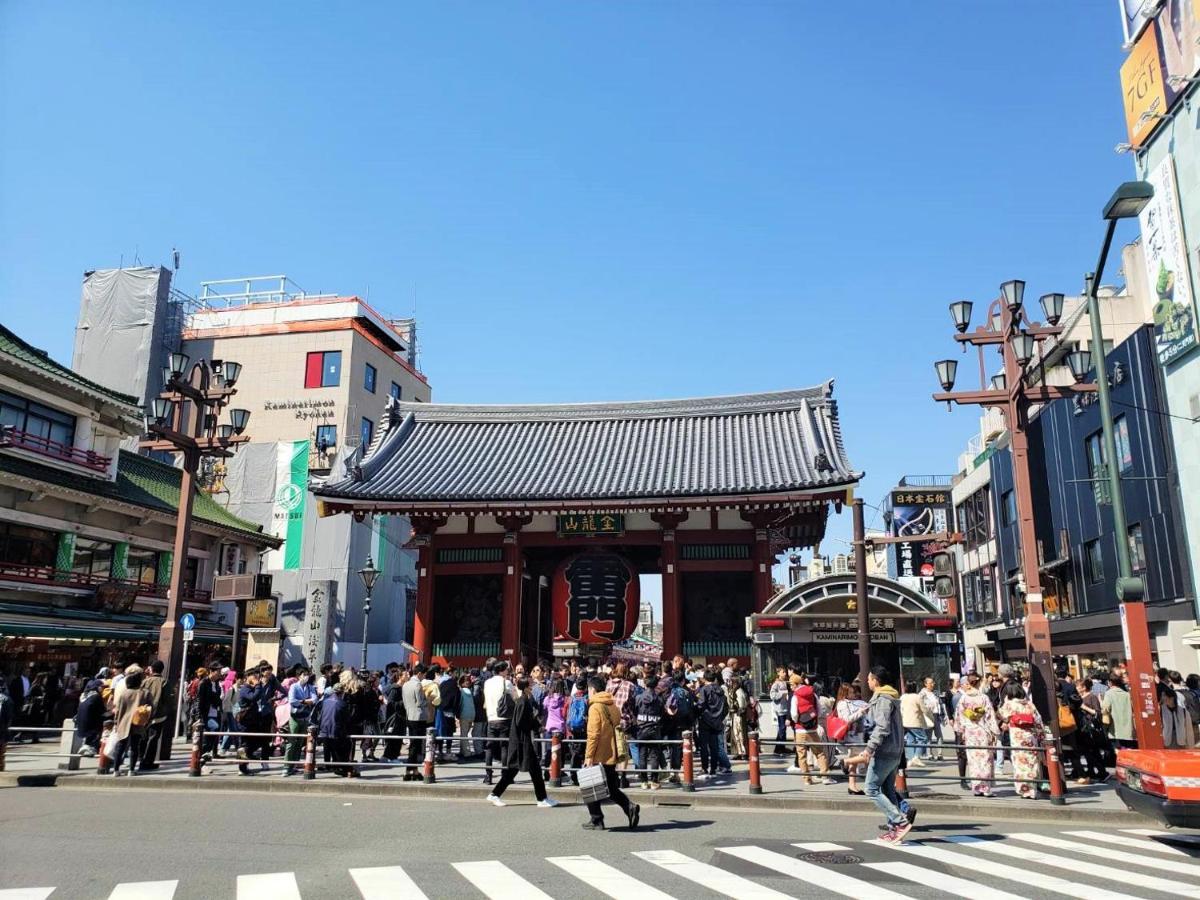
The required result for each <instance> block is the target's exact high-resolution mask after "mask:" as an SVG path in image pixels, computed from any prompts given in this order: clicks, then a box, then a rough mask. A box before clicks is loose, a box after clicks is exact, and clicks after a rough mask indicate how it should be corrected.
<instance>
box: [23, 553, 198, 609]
mask: <svg viewBox="0 0 1200 900" xmlns="http://www.w3.org/2000/svg"><path fill="white" fill-rule="evenodd" d="M0 581H17V582H23V583H25V584H39V585H47V586H52V587H60V588H74V589H76V590H83V591H93V592H94V591H95V590H96V589H97V588H99V587H101V586H102V585H113V586H114V587H115V588H117V589H120V588H125V589H126V590H128V591H131V592H132V593H133V595H134V596H136V597H153V598H155V599H159V600H165V599H166V597H167V585H165V584H144V583H142V582H140V581H130V580H128V579H126V580H121V579H117V578H107V577H105V576H103V575H84V574H81V573H79V572H63V571H60V570H59V569H55V568H54V567H53V566H31V565H26V564H25V563H8V562H0ZM182 599H183V600H184V601H185V602H191V603H205V604H207V603H210V602H211V601H212V592H211V591H201V590H197V589H196V588H189V587H185V588H184V589H183V598H182Z"/></svg>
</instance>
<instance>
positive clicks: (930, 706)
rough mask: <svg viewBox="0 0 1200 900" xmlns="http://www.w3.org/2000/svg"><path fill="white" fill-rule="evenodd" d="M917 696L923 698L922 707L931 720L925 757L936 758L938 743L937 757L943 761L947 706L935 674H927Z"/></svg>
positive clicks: (927, 717) (926, 717)
mask: <svg viewBox="0 0 1200 900" xmlns="http://www.w3.org/2000/svg"><path fill="white" fill-rule="evenodd" d="M917 696H918V697H920V698H921V708H922V709H924V710H925V719H926V721H928V722H930V726H929V742H928V744H927V746H926V748H925V758H926V759H933V758H934V753H933V745H934V744H937V757H936V758H937V760H938V762H941V761H942V760H943V759H945V756H944V754H943V752H942V747H943V745H944V743H945V740H944V737H943V735H942V728H943V725H944V723H945V721H946V708H945V707H944V706H943V705H942V695H941V694H940V693H939V692H938V689H937V682H935V681H934V680H933V676H931V675H926V676H925V680H924V681H923V682H922V683H921V692H920V693H919V694H918V695H917Z"/></svg>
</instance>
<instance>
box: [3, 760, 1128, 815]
mask: <svg viewBox="0 0 1200 900" xmlns="http://www.w3.org/2000/svg"><path fill="white" fill-rule="evenodd" d="M0 787H63V788H82V789H99V790H154V789H158V790H175V791H234V792H251V793H258V794H287V795H303V794H318V795H321V796H329V795H339V796H361V797H405V798H408V799H416V800H475V801H482V800H483V798H484V796H486V795H485V794H484V793H483V790H482V785H480V786H476V785H458V784H437V785H426V784H411V783H404V782H399V783H382V784H379V783H372V782H369V781H368V782H363V781H356V782H347V781H345V780H343V779H337V780H333V779H319V780H316V781H309V782H305V781H303V780H301V779H295V780H282V779H281V780H267V779H265V778H264V779H261V780H260V779H257V778H256V779H250V780H246V779H242V780H234V779H231V778H225V777H222V778H219V779H218V778H178V777H171V776H162V775H139V776H137V777H134V778H129V777H126V778H119V779H118V778H113V777H111V776H104V775H87V774H61V775H60V774H48V773H29V774H20V773H15V772H7V773H0ZM548 790H549V792H550V795H551V796H553V797H555V798H556V799H559V800H560V801H565V802H567V803H578V802H579V801H578V795H577V794H576V791H575V789H574V788H548ZM510 791H511V793H512V795H513V796H514V797H519V798H520V799H526V798H527V797H528V798H529V799H532V796H533V791H532V789H531V788H528V787H524V786H519V785H514V786H513V787H512V788H510ZM630 796H631V798H633V797H636V799H637V802H638V803H639V804H641V805H642V806H646V807H651V806H661V807H663V808H667V809H671V808H674V809H735V810H739V811H742V812H776V813H778V812H840V813H864V814H865V813H873V812H874V807H873V805H872V803H871V801H870V800H866V799H863V800H856V801H847V800H840V799H838V800H835V799H825V798H820V797H772V796H770V795H769V794H767V795H763V794H758V795H754V796H751V795H749V794H734V793H728V794H724V795H722V794H716V793H712V794H706V793H704V792H703V791H698V792H695V793H690V794H686V793H683V792H677V791H672V792H670V793H668V794H666V795H665V796H663V795H662V794H661V793H659V792H651V793H649V794H647V793H643V792H640V791H638V792H635V793H633V794H631V795H630ZM913 799H914V800H915V801H916V802H917V803H918V805H919V808H920V809H921V811H922V812H924V813H925V814H926V815H928V816H958V815H961V816H968V817H969V818H971V819H973V820H977V821H983V822H990V821H993V820H1008V821H1020V822H1067V823H1072V822H1092V823H1102V824H1105V825H1107V826H1110V827H1112V826H1117V825H1145V824H1146V823H1147V822H1150V821H1152V820H1150V819H1147V818H1146V817H1144V816H1142V815H1141V814H1140V813H1136V812H1133V811H1132V810H1125V809H1122V810H1112V809H1096V808H1091V809H1088V808H1085V807H1078V806H1077V807H1071V806H1051V805H1050V804H1049V803H1045V804H1038V805H1029V806H1022V807H1014V808H1005V805H1004V804H1002V803H991V804H987V803H971V802H965V801H959V800H921V799H920V796H919V795H918V796H916V797H914V798H913Z"/></svg>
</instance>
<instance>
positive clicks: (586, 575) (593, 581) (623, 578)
mask: <svg viewBox="0 0 1200 900" xmlns="http://www.w3.org/2000/svg"><path fill="white" fill-rule="evenodd" d="M640 600H641V585H640V583H639V581H638V575H637V572H635V571H634V570H633V567H632V566H630V565H629V562H628V561H627V560H626V559H625V557H623V556H620V555H618V554H616V553H579V554H577V555H575V556H572V557H569V558H568V559H565V560H563V562H562V563H561V564H560V565H559V567H558V569H556V570H555V572H554V586H553V591H552V593H551V603H552V605H553V612H554V630H555V632H556V633H557V634H558V635H560V636H561V638H562V639H566V640H574V641H578V642H579V643H581V644H600V643H615V642H617V641H623V640H625V638H627V637H629V635H631V634H633V630H634V628H636V627H637V617H638V605H639V601H640Z"/></svg>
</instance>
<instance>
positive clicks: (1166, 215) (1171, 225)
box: [1139, 154, 1196, 366]
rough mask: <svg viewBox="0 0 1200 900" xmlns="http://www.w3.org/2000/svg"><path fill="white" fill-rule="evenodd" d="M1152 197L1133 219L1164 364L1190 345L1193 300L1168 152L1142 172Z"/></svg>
mask: <svg viewBox="0 0 1200 900" xmlns="http://www.w3.org/2000/svg"><path fill="white" fill-rule="evenodd" d="M1146 180H1147V181H1149V182H1150V183H1151V184H1152V185H1153V186H1154V199H1152V200H1151V201H1150V202H1149V203H1147V204H1146V208H1145V209H1143V210H1142V212H1141V215H1140V216H1139V220H1140V223H1141V226H1142V245H1143V246H1142V250H1143V256H1144V257H1145V260H1146V279H1147V281H1148V282H1149V283H1150V287H1151V289H1152V290H1153V291H1154V292H1155V295H1156V296H1157V298H1158V299H1157V301H1156V302H1155V305H1154V314H1153V318H1154V346H1155V350H1156V351H1157V353H1158V361H1159V363H1160V364H1162V365H1164V366H1165V365H1166V364H1167V363H1169V362H1172V361H1173V360H1175V359H1178V358H1179V357H1180V356H1182V355H1183V354H1184V353H1186V352H1187V351H1188V350H1190V349H1191V348H1192V347H1194V346H1195V345H1196V305H1195V298H1194V297H1193V296H1192V274H1191V269H1190V267H1189V265H1188V258H1187V248H1186V244H1185V242H1184V237H1183V222H1182V220H1181V218H1180V215H1179V195H1178V193H1177V191H1176V187H1175V160H1174V158H1173V157H1172V156H1171V155H1170V154H1168V155H1167V156H1166V158H1164V159H1163V161H1162V162H1160V163H1159V164H1158V165H1157V166H1156V167H1155V169H1154V171H1152V172H1150V173H1148V174H1147V176H1146Z"/></svg>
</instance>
